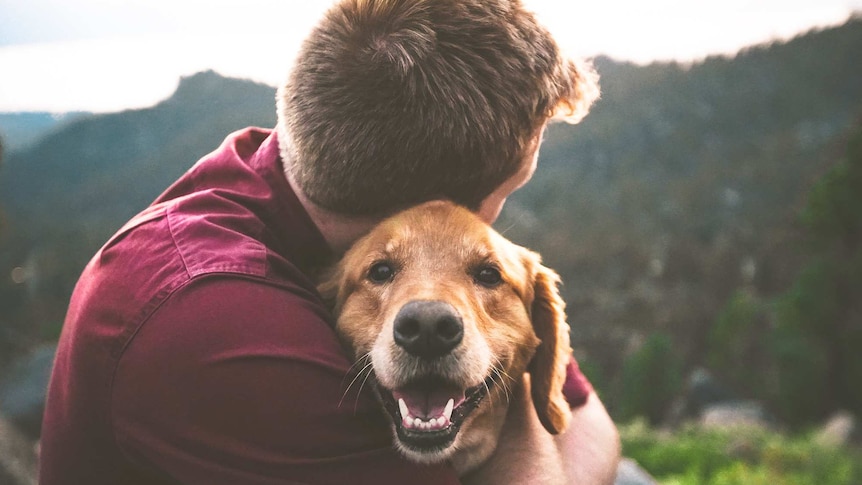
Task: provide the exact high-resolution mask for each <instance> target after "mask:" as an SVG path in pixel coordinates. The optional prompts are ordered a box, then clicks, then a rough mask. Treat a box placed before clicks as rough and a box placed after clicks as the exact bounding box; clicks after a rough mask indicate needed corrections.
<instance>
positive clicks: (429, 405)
mask: <svg viewBox="0 0 862 485" xmlns="http://www.w3.org/2000/svg"><path fill="white" fill-rule="evenodd" d="M392 396H393V397H394V398H395V400H396V401H398V400H399V399H404V403H405V404H407V408H408V409H409V410H410V415H411V416H413V417H418V418H423V419H424V418H436V417H438V416H442V415H443V410H444V409H445V408H446V404H447V403H448V402H449V400H450V399H452V400H453V401H454V406H453V407H456V408H457V407H458V405H459V404H461V403H462V402H464V390H463V389H461V388H458V387H455V386H452V385H447V384H439V383H435V384H424V385H423V384H419V385H411V386H407V387H404V388H401V389H398V390H397V391H392ZM404 417H406V416H404Z"/></svg>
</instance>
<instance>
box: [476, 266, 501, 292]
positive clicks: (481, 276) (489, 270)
mask: <svg viewBox="0 0 862 485" xmlns="http://www.w3.org/2000/svg"><path fill="white" fill-rule="evenodd" d="M473 279H474V280H476V283H479V284H480V285H482V286H487V287H488V288H493V287H495V286H497V285H499V284H500V283H501V282H502V281H503V276H502V275H500V270H498V269H497V268H495V267H493V266H483V267H481V268H479V269H478V270H477V271H476V273H475V274H474V275H473Z"/></svg>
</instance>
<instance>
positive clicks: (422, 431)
mask: <svg viewBox="0 0 862 485" xmlns="http://www.w3.org/2000/svg"><path fill="white" fill-rule="evenodd" d="M492 385H493V380H492V379H491V378H490V377H488V378H486V379H485V380H484V381H483V382H481V383H480V384H478V385H476V386H473V387H470V388H467V389H464V388H463V387H460V386H457V385H455V384H453V383H451V382H448V381H446V380H444V379H441V378H437V377H424V378H421V379H417V380H415V381H413V382H410V383H409V384H407V385H405V386H402V387H399V388H398V389H394V390H388V389H384V388H383V387H382V386H379V385H378V386H377V388H378V391H379V394H380V396H381V398H382V401H383V407H384V408H385V409H386V411H387V412H388V413H389V415H390V417H391V418H392V421H393V422H394V423H395V430H396V433H397V435H398V439H399V441H400V442H401V444H402V445H403V446H405V447H406V448H409V449H412V450H414V451H417V452H420V453H431V452H435V451H442V450H444V449H446V448H447V447H448V446H449V445H451V444H452V442H454V441H455V437H456V436H457V435H458V431H460V429H461V425H463V424H464V421H465V420H466V419H467V417H468V416H469V415H470V414H471V413H472V412H473V411H474V410H476V408H477V407H479V404H480V403H481V402H482V400H483V399H485V397H486V396H487V395H488V392H489V391H490V389H491V386H492Z"/></svg>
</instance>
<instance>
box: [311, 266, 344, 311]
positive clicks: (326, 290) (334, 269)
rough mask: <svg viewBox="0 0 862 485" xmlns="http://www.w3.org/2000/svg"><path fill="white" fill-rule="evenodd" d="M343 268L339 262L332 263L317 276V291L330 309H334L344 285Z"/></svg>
mask: <svg viewBox="0 0 862 485" xmlns="http://www.w3.org/2000/svg"><path fill="white" fill-rule="evenodd" d="M344 278H345V275H344V270H343V268H342V264H341V263H336V264H333V265H332V266H331V267H329V268H327V269H326V270H324V271H323V272H322V273H321V274H320V275H319V277H318V278H317V280H318V284H317V292H318V293H319V294H320V297H321V298H322V299H323V302H324V303H325V304H326V307H327V308H329V309H330V310H333V311H334V310H336V306H337V304H338V301H339V296H340V295H339V294H340V293H341V289H342V287H343V286H344Z"/></svg>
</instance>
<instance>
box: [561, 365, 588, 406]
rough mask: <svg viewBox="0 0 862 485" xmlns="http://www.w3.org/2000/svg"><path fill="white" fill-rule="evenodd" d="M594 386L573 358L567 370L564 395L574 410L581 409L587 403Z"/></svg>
mask: <svg viewBox="0 0 862 485" xmlns="http://www.w3.org/2000/svg"><path fill="white" fill-rule="evenodd" d="M591 392H593V386H592V384H590V381H589V380H587V377H586V376H585V375H584V374H583V372H581V368H580V367H579V366H578V362H577V361H576V360H575V358H574V357H572V358H571V359H570V360H569V366H568V367H567V368H566V382H565V384H563V395H565V396H566V400H567V401H568V402H569V406H571V407H572V408H579V407H581V406H583V405H584V404H585V403H586V402H587V398H588V397H589V396H590V393H591Z"/></svg>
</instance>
